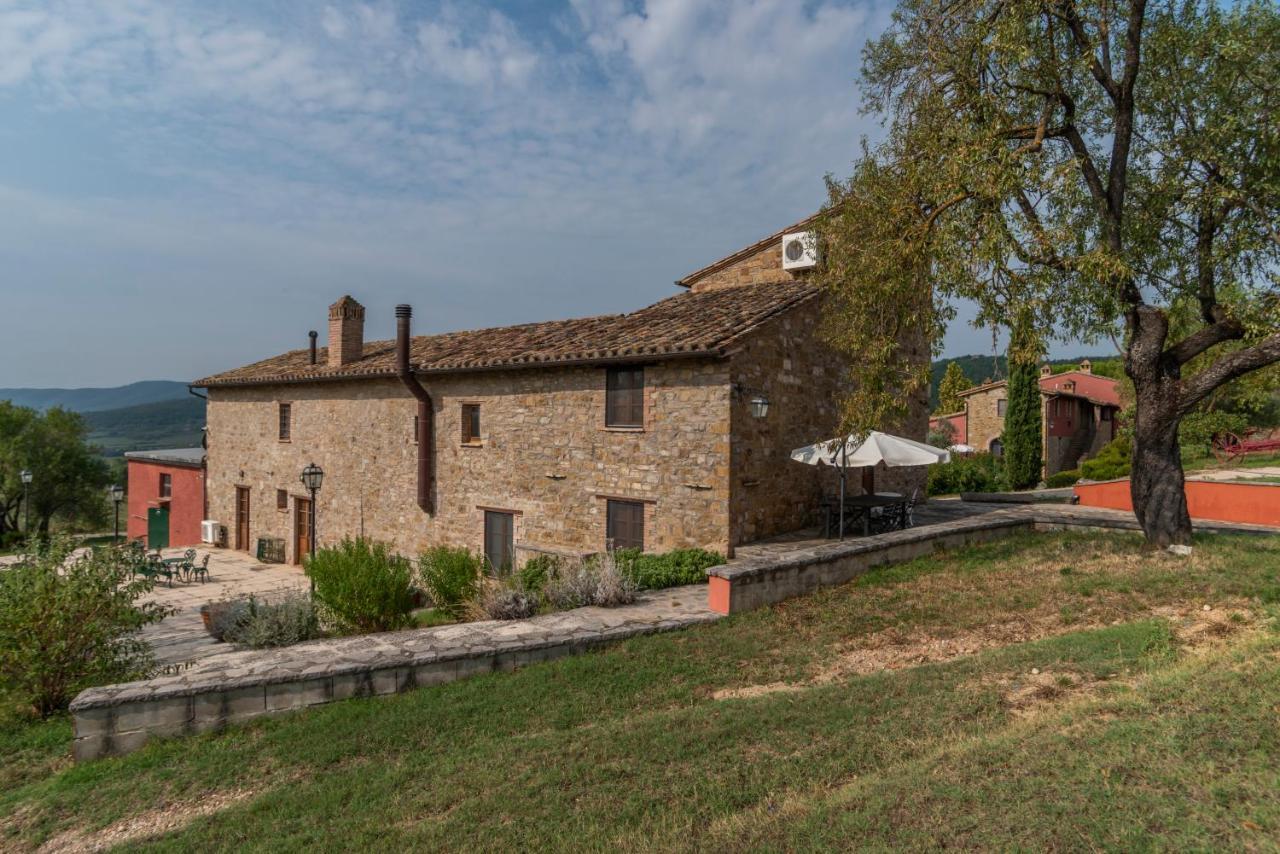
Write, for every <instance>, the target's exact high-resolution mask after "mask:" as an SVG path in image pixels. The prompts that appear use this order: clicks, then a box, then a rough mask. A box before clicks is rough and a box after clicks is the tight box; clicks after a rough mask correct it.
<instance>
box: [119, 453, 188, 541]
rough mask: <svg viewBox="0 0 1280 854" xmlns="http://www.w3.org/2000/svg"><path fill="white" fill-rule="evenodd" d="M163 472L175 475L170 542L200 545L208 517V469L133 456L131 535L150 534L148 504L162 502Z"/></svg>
mask: <svg viewBox="0 0 1280 854" xmlns="http://www.w3.org/2000/svg"><path fill="white" fill-rule="evenodd" d="M161 474H168V475H170V476H171V478H172V480H171V489H170V495H171V497H170V499H169V546H170V547H171V548H173V547H177V546H194V545H198V544H199V543H200V522H201V520H202V519H204V469H199V468H191V467H189V466H179V465H173V464H172V463H160V462H149V461H144V460H129V496H128V502H129V524H128V525H127V526H126V530H127V531H128V534H129V539H131V540H133V539H137V538H139V537H142V538H144V539H145V538H146V536H147V508H148V507H158V506H160V475H161Z"/></svg>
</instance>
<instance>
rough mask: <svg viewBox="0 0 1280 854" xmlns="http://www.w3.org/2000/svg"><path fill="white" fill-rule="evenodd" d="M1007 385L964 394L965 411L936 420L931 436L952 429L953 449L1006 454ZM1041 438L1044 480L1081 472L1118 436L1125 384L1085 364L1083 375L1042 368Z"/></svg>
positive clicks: (992, 385)
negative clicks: (1078, 469) (1062, 473)
mask: <svg viewBox="0 0 1280 854" xmlns="http://www.w3.org/2000/svg"><path fill="white" fill-rule="evenodd" d="M1007 389H1008V382H1007V381H1006V380H1000V381H998V382H984V383H983V384H982V385H979V386H975V387H974V388H971V389H968V390H967V391H962V392H961V393H960V398H961V399H962V400H963V401H964V411H963V412H954V413H949V414H944V415H935V416H933V417H932V418H930V419H929V430H930V432H937V431H939V430H941V429H943V426H944V425H948V426H950V428H951V431H952V435H953V436H955V439H954V442H955V443H956V445H953V446H952V447H953V448H956V446H963V447H967V448H969V449H971V450H976V451H990V452H991V453H993V454H996V455H999V454H1000V453H1002V451H1003V447H1004V445H1003V438H1002V436H1003V433H1004V416H1005V407H1006V406H1007V404H1008V397H1009V395H1008V391H1007ZM1040 399H1041V404H1042V406H1041V423H1042V429H1041V437H1042V439H1043V443H1044V473H1045V476H1048V475H1051V474H1054V473H1056V472H1060V471H1066V470H1068V469H1074V468H1076V467H1078V466H1079V465H1080V463H1081V461H1082V460H1086V459H1088V458H1090V457H1092V456H1094V455H1095V454H1097V453H1098V451H1100V450H1102V447H1103V446H1104V445H1106V444H1107V443H1108V442H1110V441H1111V440H1112V439H1114V438H1115V436H1116V429H1117V428H1116V419H1117V417H1118V416H1119V414H1120V404H1121V401H1120V384H1119V383H1118V382H1116V381H1115V380H1113V379H1111V378H1109V377H1103V376H1099V375H1098V374H1095V373H1093V366H1092V365H1091V364H1090V363H1089V360H1088V359H1086V360H1084V361H1083V362H1081V363H1080V367H1079V369H1078V370H1071V371H1066V372H1064V373H1060V374H1055V373H1053V369H1052V368H1051V367H1049V365H1044V366H1042V367H1041V368H1040Z"/></svg>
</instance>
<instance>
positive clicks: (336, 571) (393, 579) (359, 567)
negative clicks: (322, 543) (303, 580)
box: [306, 537, 413, 634]
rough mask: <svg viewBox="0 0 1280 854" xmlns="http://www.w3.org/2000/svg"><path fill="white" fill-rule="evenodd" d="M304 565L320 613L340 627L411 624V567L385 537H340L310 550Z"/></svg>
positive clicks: (358, 630) (378, 628)
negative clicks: (378, 540)
mask: <svg viewBox="0 0 1280 854" xmlns="http://www.w3.org/2000/svg"><path fill="white" fill-rule="evenodd" d="M306 570H307V575H308V576H310V577H311V580H312V581H313V582H314V583H315V604H316V607H317V608H318V610H319V612H320V615H321V617H322V618H323V619H324V621H326V622H328V623H330V624H332V625H333V626H334V628H335V629H337V630H338V631H340V632H343V633H348V634H363V633H367V632H388V631H394V630H395V629H399V628H403V627H404V626H406V625H408V624H409V622H410V619H409V612H410V611H411V610H413V590H412V588H411V586H410V582H411V581H412V580H413V573H412V570H411V569H410V566H409V561H407V560H405V559H404V558H402V557H400V556H399V555H397V554H395V553H393V552H392V551H391V548H390V547H389V546H388V545H387V544H386V543H375V542H373V541H372V540H368V539H365V538H363V537H360V538H356V539H351V538H347V539H344V540H343V541H342V542H341V543H339V544H338V545H336V546H328V547H325V548H322V549H318V550H317V551H316V553H315V554H312V555H308V556H307V560H306Z"/></svg>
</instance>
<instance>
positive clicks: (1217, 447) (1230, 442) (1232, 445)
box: [1213, 432, 1240, 463]
mask: <svg viewBox="0 0 1280 854" xmlns="http://www.w3.org/2000/svg"><path fill="white" fill-rule="evenodd" d="M1213 455H1214V456H1215V457H1217V458H1218V462H1220V463H1229V462H1231V461H1232V460H1234V459H1235V458H1236V457H1238V456H1239V455H1240V437H1239V436H1237V435H1236V434H1235V433H1231V432H1227V433H1219V434H1218V435H1217V436H1215V437H1214V438H1213Z"/></svg>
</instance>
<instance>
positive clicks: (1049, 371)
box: [1040, 362, 1053, 377]
mask: <svg viewBox="0 0 1280 854" xmlns="http://www.w3.org/2000/svg"><path fill="white" fill-rule="evenodd" d="M1040 376H1042V377H1051V376H1053V368H1051V367H1049V363H1048V362H1045V363H1044V364H1043V365H1041V366H1040Z"/></svg>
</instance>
